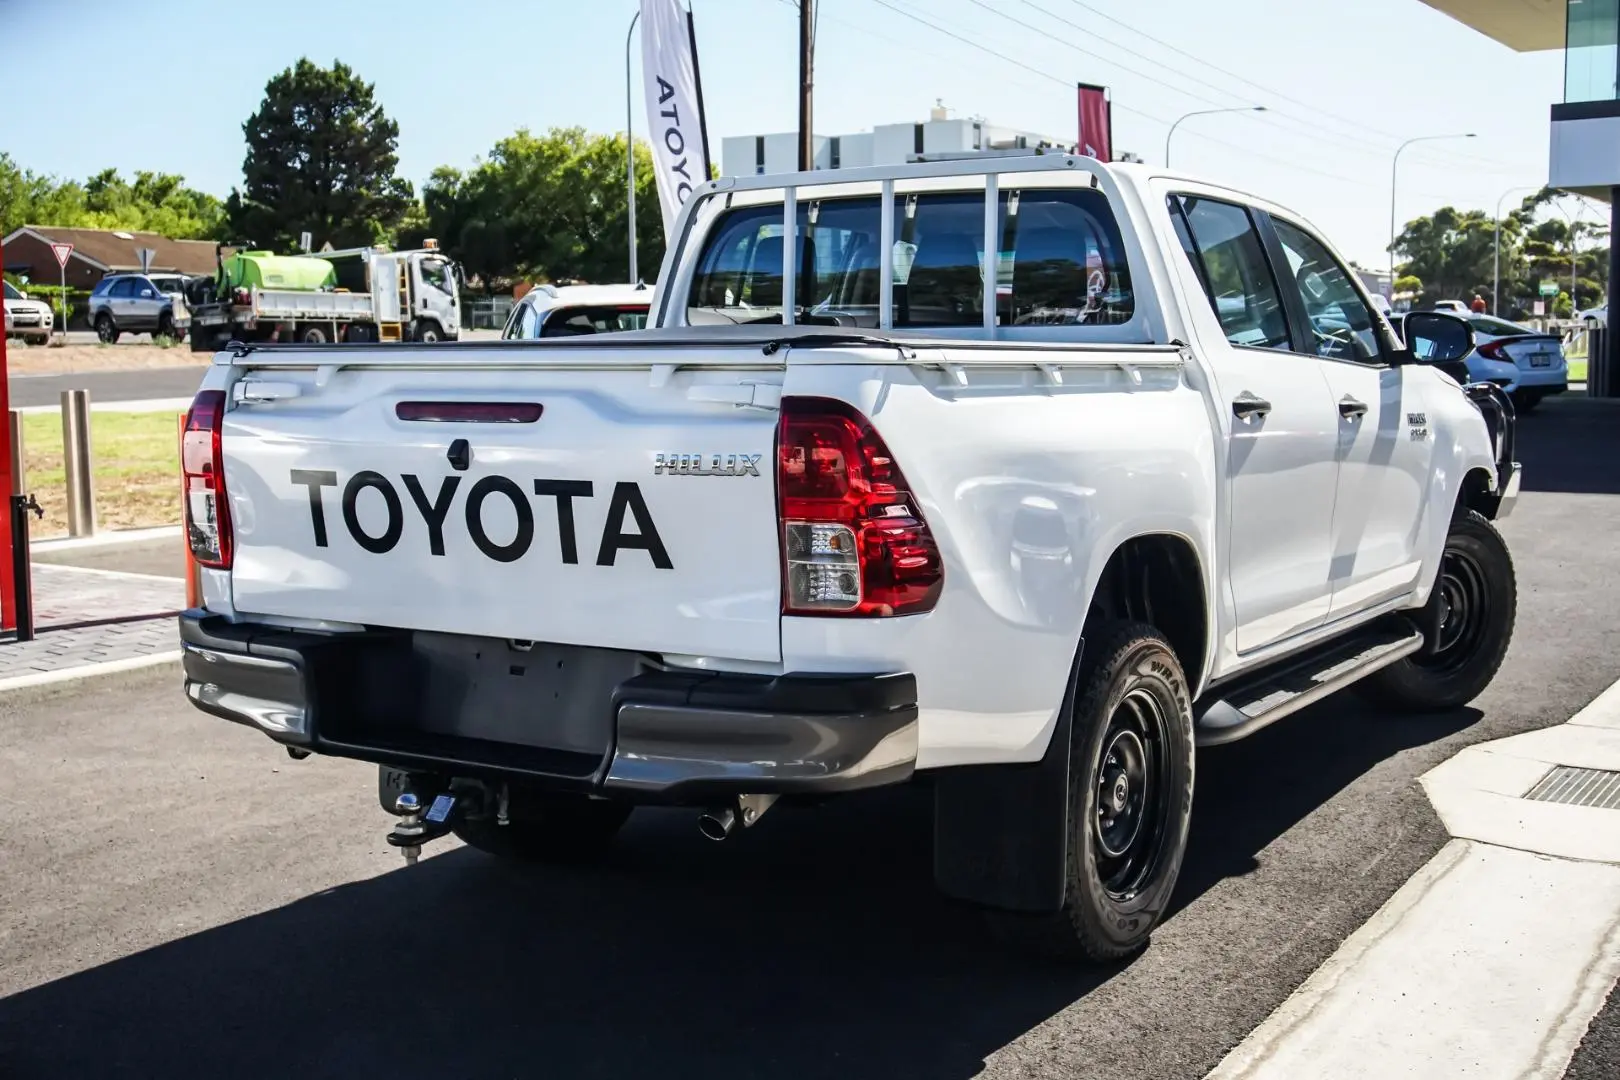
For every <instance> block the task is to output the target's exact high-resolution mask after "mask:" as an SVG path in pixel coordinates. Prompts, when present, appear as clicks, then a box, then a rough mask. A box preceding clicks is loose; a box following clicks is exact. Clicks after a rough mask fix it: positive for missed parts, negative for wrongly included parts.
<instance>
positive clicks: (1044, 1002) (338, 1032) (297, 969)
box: [0, 703, 1478, 1080]
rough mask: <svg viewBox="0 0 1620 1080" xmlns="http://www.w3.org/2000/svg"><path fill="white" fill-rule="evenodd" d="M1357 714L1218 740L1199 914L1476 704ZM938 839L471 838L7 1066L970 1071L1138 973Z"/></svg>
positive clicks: (821, 826)
mask: <svg viewBox="0 0 1620 1080" xmlns="http://www.w3.org/2000/svg"><path fill="white" fill-rule="evenodd" d="M1335 708H1338V709H1343V710H1345V711H1346V713H1349V712H1352V711H1355V709H1354V706H1343V705H1340V706H1336V705H1335V704H1334V703H1328V704H1327V705H1326V706H1324V707H1321V708H1317V709H1313V710H1309V711H1308V712H1306V713H1303V714H1301V715H1300V716H1298V717H1295V718H1293V720H1292V721H1291V722H1285V723H1284V724H1281V725H1278V726H1277V727H1276V728H1274V729H1272V730H1271V731H1268V732H1265V733H1262V734H1260V735H1258V736H1256V737H1255V738H1253V739H1250V740H1247V741H1246V742H1243V743H1239V744H1237V745H1234V746H1232V747H1227V748H1222V749H1220V750H1218V751H1212V752H1208V753H1205V754H1203V755H1202V756H1201V759H1200V762H1199V784H1200V789H1199V794H1198V806H1197V810H1196V813H1195V820H1196V822H1197V824H1196V826H1195V829H1194V833H1193V846H1192V849H1191V851H1190V852H1189V857H1188V860H1187V863H1186V867H1185V870H1184V873H1183V878H1182V887H1181V890H1180V899H1179V901H1178V903H1179V904H1180V905H1181V906H1185V905H1187V904H1189V903H1191V902H1193V901H1194V900H1196V899H1197V898H1198V897H1199V896H1200V895H1202V894H1203V893H1204V892H1205V891H1207V890H1208V889H1210V888H1211V887H1213V886H1214V885H1215V884H1217V883H1218V882H1219V881H1221V880H1222V879H1224V878H1226V877H1229V876H1232V875H1239V874H1245V873H1248V872H1249V871H1250V869H1251V868H1252V867H1253V866H1254V865H1255V855H1256V853H1258V852H1259V851H1261V850H1262V849H1263V848H1264V847H1266V846H1267V845H1268V844H1270V843H1271V842H1272V841H1273V840H1274V839H1276V838H1277V837H1278V836H1280V835H1281V834H1283V833H1284V832H1286V831H1287V830H1288V829H1289V828H1291V827H1292V826H1293V825H1294V824H1296V823H1297V822H1298V821H1299V820H1300V819H1301V818H1302V817H1304V816H1305V815H1306V814H1308V813H1309V812H1311V811H1312V810H1313V809H1315V808H1316V807H1317V806H1319V805H1321V804H1322V803H1323V802H1324V801H1326V800H1327V799H1329V798H1331V797H1332V796H1333V795H1334V794H1335V793H1336V792H1338V791H1339V790H1341V789H1342V788H1343V787H1344V786H1345V785H1346V784H1348V783H1350V782H1351V781H1352V780H1354V779H1355V778H1356V777H1357V776H1360V775H1361V774H1362V773H1364V772H1366V771H1367V770H1368V769H1371V768H1373V767H1374V766H1376V765H1377V764H1378V763H1379V762H1381V761H1382V760H1384V759H1385V758H1387V757H1389V756H1391V755H1393V754H1395V753H1397V752H1399V751H1401V750H1403V749H1406V748H1408V747H1411V746H1416V745H1420V744H1422V743H1425V742H1427V741H1430V740H1433V739H1437V738H1441V737H1444V736H1445V735H1448V734H1450V733H1452V732H1454V731H1457V730H1459V729H1460V728H1462V727H1464V726H1466V725H1467V724H1469V723H1472V722H1473V720H1474V719H1475V718H1476V717H1477V715H1478V714H1477V713H1474V712H1472V711H1459V712H1457V713H1454V714H1450V715H1448V716H1445V717H1441V718H1438V719H1433V720H1427V721H1417V722H1412V721H1408V720H1393V719H1391V720H1388V721H1386V722H1377V721H1374V720H1372V719H1370V718H1368V717H1367V716H1366V715H1365V713H1366V710H1365V709H1364V708H1362V709H1360V710H1359V713H1360V714H1359V715H1355V716H1349V715H1346V716H1339V715H1335V714H1334V710H1335ZM1256 777H1264V778H1265V782H1264V783H1259V782H1256V779H1255V778H1256ZM930 829H931V816H930V801H929V792H928V791H927V790H926V789H925V788H911V789H905V790H898V791H882V792H873V793H868V794H864V795H859V796H851V797H849V798H846V799H842V800H838V801H836V802H834V803H830V804H828V805H826V806H823V807H821V808H819V809H817V810H815V811H809V810H803V809H799V808H794V807H783V808H781V809H778V810H775V811H773V812H772V814H771V815H770V817H769V818H767V819H766V820H765V821H764V822H763V823H761V825H760V827H759V828H757V829H754V830H749V831H747V832H745V833H743V834H742V835H740V836H738V837H736V838H735V839H734V840H733V841H732V842H730V843H728V844H724V845H717V844H711V843H709V842H707V841H704V840H702V839H701V838H700V837H699V836H698V835H697V830H696V828H695V822H694V816H693V814H692V813H691V812H689V811H688V812H679V811H672V810H665V811H640V812H638V814H637V815H636V817H635V818H633V819H632V822H631V824H630V826H629V827H628V828H627V830H626V832H625V834H624V835H623V837H622V842H621V844H620V845H618V847H617V848H616V849H615V850H614V852H613V854H612V855H611V856H610V857H609V858H607V859H606V860H605V861H604V862H602V863H600V864H597V865H595V866H591V867H583V868H570V869H535V868H525V867H515V866H511V865H504V864H501V863H498V862H496V861H494V860H492V859H490V858H488V857H486V856H484V855H482V854H479V853H477V852H474V851H471V850H469V849H459V850H453V851H449V852H446V853H444V854H441V855H438V856H437V857H433V858H429V859H426V860H424V861H423V862H422V863H421V864H420V865H418V866H417V867H415V868H413V869H408V870H407V869H403V868H402V869H400V870H398V871H393V872H390V873H386V874H383V875H381V876H379V877H376V878H373V879H371V880H367V881H359V882H355V883H353V884H349V885H344V886H341V887H338V888H334V889H331V890H328V891H325V892H322V893H319V894H316V895H312V896H309V897H307V898H305V899H303V900H300V901H298V902H296V903H293V904H290V905H288V906H286V907H282V908H278V909H274V910H271V911H267V912H264V913H262V914H259V915H254V916H251V917H248V918H244V919H241V920H239V921H237V922H234V923H229V924H227V925H223V926H219V927H215V928H211V929H208V930H204V931H201V932H199V933H196V934H193V935H191V936H188V937H185V938H181V939H178V940H176V941H173V942H171V943H168V944H165V945H161V946H158V947H155V948H152V949H148V950H146V951H144V952H141V953H137V954H134V955H131V956H127V957H123V958H120V959H117V960H113V961H111V962H108V963H105V964H102V965H100V966H98V967H95V968H92V969H89V970H86V971H83V972H80V973H78V974H74V975H70V976H67V977H65V978H62V979H59V980H57V981H55V982H52V983H48V984H45V985H42V986H39V987H36V988H34V989H31V990H27V991H24V992H22V993H19V994H17V995H14V996H12V997H11V998H8V999H5V1000H0V1075H4V1076H7V1077H16V1078H19V1080H22V1078H27V1080H33V1078H41V1080H43V1078H46V1077H49V1078H52V1080H59V1078H64V1077H77V1076H93V1077H97V1078H104V1077H114V1076H140V1077H146V1076H177V1075H187V1076H191V1075H196V1076H232V1077H236V1078H242V1080H246V1078H251V1077H261V1076H262V1077H277V1078H281V1077H289V1076H298V1077H301V1078H315V1077H327V1076H333V1077H337V1076H341V1077H358V1076H379V1075H394V1074H409V1075H425V1076H452V1077H485V1076H489V1077H495V1076H555V1077H569V1078H574V1077H594V1076H600V1077H627V1076H658V1077H686V1076H692V1077H716V1076H724V1077H750V1076H766V1075H768V1076H771V1077H773V1078H774V1080H786V1078H799V1077H834V1076H836V1077H840V1078H852V1077H867V1076H870V1077H885V1078H886V1077H893V1076H928V1077H945V1078H956V1077H961V1078H967V1077H972V1076H975V1075H978V1074H979V1073H980V1072H982V1070H983V1063H984V1060H985V1058H986V1057H987V1056H988V1055H990V1054H992V1053H994V1052H995V1051H996V1050H998V1049H999V1048H1001V1047H1003V1046H1006V1045H1007V1044H1008V1043H1010V1042H1012V1041H1013V1040H1015V1039H1017V1038H1018V1037H1019V1036H1021V1035H1023V1034H1025V1033H1026V1032H1028V1031H1030V1030H1031V1029H1032V1028H1034V1027H1035V1026H1036V1025H1038V1024H1040V1023H1041V1022H1043V1021H1045V1020H1047V1019H1048V1018H1050V1017H1052V1016H1054V1015H1056V1014H1057V1013H1058V1012H1060V1011H1062V1010H1063V1009H1065V1008H1067V1007H1068V1006H1070V1005H1072V1004H1073V1003H1075V1002H1077V1001H1079V1000H1081V999H1082V998H1084V996H1085V995H1087V994H1088V993H1090V992H1091V991H1092V990H1094V989H1095V988H1097V987H1098V986H1100V985H1102V984H1103V983H1105V982H1106V981H1108V980H1109V979H1112V978H1115V977H1117V976H1118V975H1119V974H1120V972H1121V970H1122V969H1120V968H1113V969H1103V970H1096V971H1084V970H1069V969H1062V968H1054V967H1052V966H1049V965H1045V964H1041V963H1038V962H1035V961H1033V960H1032V959H1030V958H1028V957H1021V956H1018V955H1015V954H1012V953H1009V952H1008V951H1007V950H1006V949H1005V948H1003V947H1002V946H1001V945H999V944H998V943H997V942H996V940H995V939H994V938H993V937H992V936H991V935H990V934H989V933H988V932H987V930H986V927H985V924H984V922H983V920H982V919H981V918H980V916H979V913H978V912H976V911H974V910H972V909H969V908H966V907H963V906H960V905H954V904H951V903H949V902H946V901H944V900H942V899H940V898H939V897H938V896H937V894H936V893H935V892H934V890H933V888H932V883H931V880H930V842H931V839H930V838H931V831H930ZM295 841H296V838H294V837H289V842H295ZM153 915H154V917H157V915H158V913H155V912H154V913H153ZM1171 926H1172V928H1173V922H1172V924H1171Z"/></svg>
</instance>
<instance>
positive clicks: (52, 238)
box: [0, 225, 215, 289]
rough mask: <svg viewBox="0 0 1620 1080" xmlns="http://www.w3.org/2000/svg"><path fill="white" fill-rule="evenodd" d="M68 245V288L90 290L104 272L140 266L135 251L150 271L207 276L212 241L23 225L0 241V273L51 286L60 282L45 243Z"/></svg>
mask: <svg viewBox="0 0 1620 1080" xmlns="http://www.w3.org/2000/svg"><path fill="white" fill-rule="evenodd" d="M58 243H67V244H72V245H73V254H72V255H71V256H69V257H68V264H67V283H68V287H69V288H70V289H92V288H94V287H95V285H96V282H98V281H100V280H101V279H102V278H103V277H105V276H107V275H108V274H112V273H117V272H119V271H125V270H139V269H140V268H141V255H140V252H141V249H142V248H151V249H152V251H153V255H152V265H151V267H150V269H151V270H152V271H153V272H154V273H159V272H169V273H182V274H212V273H213V272H214V269H215V257H214V241H212V240H171V239H169V238H168V237H167V236H159V235H158V234H157V233H149V232H129V231H126V230H123V229H66V228H57V227H55V226H51V225H24V226H22V227H21V228H19V229H16V230H14V231H13V232H12V233H11V234H10V235H9V236H7V237H6V238H5V239H4V240H3V241H0V247H3V250H4V256H5V270H6V273H8V274H18V275H25V276H27V278H28V280H29V281H30V282H38V283H39V284H41V285H55V284H57V283H58V282H59V281H60V280H61V273H62V272H61V271H60V270H59V269H57V265H56V256H55V255H53V254H52V253H51V245H52V244H58Z"/></svg>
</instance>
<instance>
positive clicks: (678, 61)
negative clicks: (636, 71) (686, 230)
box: [641, 0, 709, 236]
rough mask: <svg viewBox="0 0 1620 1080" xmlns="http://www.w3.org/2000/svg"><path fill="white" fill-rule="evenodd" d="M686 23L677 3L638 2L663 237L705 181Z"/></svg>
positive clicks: (698, 93) (693, 48) (693, 47)
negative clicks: (682, 208)
mask: <svg viewBox="0 0 1620 1080" xmlns="http://www.w3.org/2000/svg"><path fill="white" fill-rule="evenodd" d="M691 20H692V17H691V16H690V15H689V14H688V13H687V11H686V9H685V8H683V7H682V6H681V0H641V64H642V78H643V80H644V81H645V84H646V90H647V126H648V127H649V128H650V129H651V133H652V134H651V140H650V141H651V142H652V150H653V168H654V171H655V172H657V174H658V202H659V205H660V206H661V208H662V209H663V211H664V235H665V236H673V235H674V232H675V218H676V217H677V216H678V215H679V214H680V212H681V207H682V206H683V205H685V203H686V200H687V199H688V198H690V197H691V195H692V190H693V189H694V188H696V187H697V186H698V185H699V184H701V183H703V182H704V181H705V180H707V179H708V178H709V150H708V139H707V137H706V134H705V131H704V121H703V90H702V87H701V86H700V84H699V82H698V62H697V43H696V41H695V40H694V36H693V33H692V21H691Z"/></svg>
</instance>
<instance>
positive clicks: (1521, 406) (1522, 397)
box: [1513, 390, 1541, 416]
mask: <svg viewBox="0 0 1620 1080" xmlns="http://www.w3.org/2000/svg"><path fill="white" fill-rule="evenodd" d="M1540 404H1541V394H1540V393H1539V392H1536V391H1531V390H1525V391H1522V392H1520V393H1519V394H1516V395H1514V398H1513V410H1514V412H1516V413H1517V414H1518V415H1520V416H1523V415H1524V414H1525V413H1528V412H1534V411H1535V409H1536V406H1537V405H1540Z"/></svg>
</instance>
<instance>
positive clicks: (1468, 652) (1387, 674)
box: [1360, 510, 1519, 712]
mask: <svg viewBox="0 0 1620 1080" xmlns="http://www.w3.org/2000/svg"><path fill="white" fill-rule="evenodd" d="M1518 606H1519V597H1518V584H1517V582H1516V580H1515V578H1514V573H1513V556H1512V555H1511V554H1510V553H1509V552H1508V548H1507V544H1505V543H1504V542H1503V541H1502V534H1501V533H1499V532H1497V531H1496V526H1494V525H1492V524H1491V523H1490V522H1489V521H1487V520H1485V517H1484V516H1483V515H1482V514H1480V513H1479V512H1478V511H1476V510H1463V511H1461V512H1460V513H1459V514H1458V515H1457V516H1456V517H1455V518H1453V519H1452V522H1451V531H1450V533H1448V534H1447V536H1446V547H1445V553H1444V554H1443V555H1442V556H1441V563H1440V575H1439V578H1438V579H1437V580H1436V581H1435V585H1434V592H1433V593H1432V594H1431V595H1430V597H1429V602H1428V604H1426V605H1425V606H1424V607H1423V609H1422V610H1421V611H1420V612H1418V613H1417V622H1418V625H1419V626H1420V627H1421V628H1422V629H1423V630H1424V633H1425V634H1426V635H1431V636H1433V637H1437V638H1438V639H1439V640H1438V641H1435V640H1430V641H1428V642H1427V643H1426V644H1425V647H1424V649H1423V651H1421V652H1417V653H1414V654H1412V655H1411V656H1408V657H1405V658H1404V659H1401V660H1398V661H1396V662H1395V663H1393V664H1391V665H1390V666H1389V667H1386V668H1384V669H1383V670H1382V671H1379V672H1377V673H1376V674H1373V675H1369V676H1368V677H1367V678H1366V679H1365V680H1363V681H1362V683H1361V684H1360V686H1361V689H1362V692H1363V693H1364V694H1365V695H1366V696H1367V697H1368V698H1370V699H1371V700H1373V701H1374V702H1376V703H1378V704H1379V705H1383V706H1384V707H1386V708H1390V709H1395V710H1398V711H1401V712H1443V711H1445V710H1447V709H1455V708H1457V707H1459V706H1462V705H1466V704H1468V703H1469V702H1470V701H1472V700H1474V698H1476V697H1478V696H1479V695H1480V694H1481V693H1482V692H1483V691H1484V689H1485V688H1486V687H1487V686H1489V685H1490V684H1491V680H1492V679H1494V678H1496V672H1497V669H1499V668H1500V667H1501V666H1502V658H1503V657H1504V656H1506V655H1507V650H1508V644H1509V642H1511V641H1512V640H1513V622H1514V618H1515V616H1516V615H1517V613H1518Z"/></svg>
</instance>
